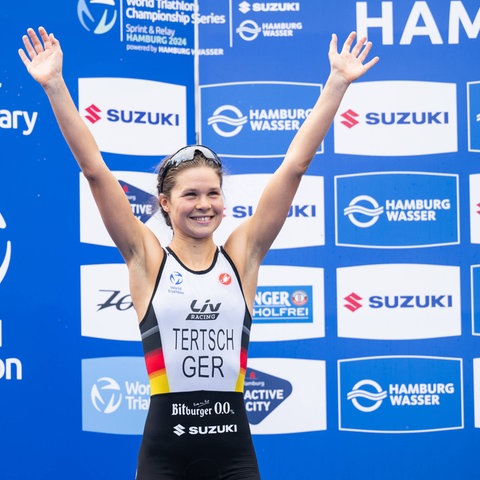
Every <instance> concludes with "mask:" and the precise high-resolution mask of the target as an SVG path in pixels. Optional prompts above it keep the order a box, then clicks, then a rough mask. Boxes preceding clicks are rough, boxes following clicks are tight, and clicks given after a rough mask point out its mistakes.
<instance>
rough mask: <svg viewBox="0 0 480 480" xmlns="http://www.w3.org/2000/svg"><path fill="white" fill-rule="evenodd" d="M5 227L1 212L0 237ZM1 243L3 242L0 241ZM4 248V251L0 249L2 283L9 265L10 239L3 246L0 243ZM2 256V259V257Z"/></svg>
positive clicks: (0, 279) (0, 247) (10, 253)
mask: <svg viewBox="0 0 480 480" xmlns="http://www.w3.org/2000/svg"><path fill="white" fill-rule="evenodd" d="M6 228H7V223H6V222H5V219H4V218H3V216H2V214H1V213H0V239H1V237H2V235H1V233H2V231H3V230H5V229H6ZM2 243H3V242H2ZM3 248H5V251H4V253H3V251H2V250H0V259H1V263H0V283H2V281H3V279H4V278H5V275H6V274H7V271H8V267H9V266H10V259H11V256H12V244H11V242H10V240H7V242H6V244H5V247H2V246H1V244H0V249H3ZM2 257H3V259H2Z"/></svg>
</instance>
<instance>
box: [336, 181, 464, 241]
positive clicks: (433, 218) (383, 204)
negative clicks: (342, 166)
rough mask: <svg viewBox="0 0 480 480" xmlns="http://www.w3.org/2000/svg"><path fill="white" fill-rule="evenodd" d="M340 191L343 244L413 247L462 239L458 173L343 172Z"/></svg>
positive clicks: (339, 235)
mask: <svg viewBox="0 0 480 480" xmlns="http://www.w3.org/2000/svg"><path fill="white" fill-rule="evenodd" d="M412 185H415V190H414V191H412V188H411V186H412ZM335 189H336V191H335V194H336V228H337V230H336V234H337V244H338V245H349V246H365V247H366V246H368V247H380V248H408V247H414V246H417V247H420V246H434V245H447V244H456V243H459V236H460V233H459V211H458V209H459V206H458V175H449V174H441V173H438V174H437V173H426V172H373V173H364V174H353V175H342V176H338V177H336V178H335ZM392 192H393V193H392ZM432 192H434V193H432Z"/></svg>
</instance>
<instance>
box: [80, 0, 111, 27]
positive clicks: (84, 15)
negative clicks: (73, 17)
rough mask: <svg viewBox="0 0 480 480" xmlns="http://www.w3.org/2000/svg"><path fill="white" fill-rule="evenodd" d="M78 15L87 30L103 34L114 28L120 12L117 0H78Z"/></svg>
mask: <svg viewBox="0 0 480 480" xmlns="http://www.w3.org/2000/svg"><path fill="white" fill-rule="evenodd" d="M77 15H78V20H79V21H80V23H81V25H82V27H83V28H84V29H85V30H87V31H88V32H92V33H94V34H95V35H103V34H104V33H107V32H109V31H110V30H111V29H112V28H113V26H114V25H115V22H116V21H117V15H118V13H117V8H116V5H115V0H78V3H77Z"/></svg>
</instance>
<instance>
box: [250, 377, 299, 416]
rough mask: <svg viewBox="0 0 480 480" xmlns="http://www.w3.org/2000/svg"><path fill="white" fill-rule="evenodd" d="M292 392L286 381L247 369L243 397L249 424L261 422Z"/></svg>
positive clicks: (289, 384) (290, 385)
mask: <svg viewBox="0 0 480 480" xmlns="http://www.w3.org/2000/svg"><path fill="white" fill-rule="evenodd" d="M292 391H293V387H292V384H291V383H290V382H289V381H288V380H285V379H283V378H279V377H276V376H274V375H269V374H267V373H264V372H261V371H259V370H253V369H252V368H247V371H246V375H245V389H244V395H243V396H244V400H245V408H246V409H247V415H248V420H249V422H250V423H251V424H252V425H257V424H259V423H260V422H262V421H263V420H264V419H265V418H266V417H267V416H268V415H270V414H271V413H272V412H273V410H275V409H276V408H277V407H279V406H280V405H281V404H282V403H283V402H284V401H285V400H286V399H287V398H288V397H289V396H290V394H291V393H292Z"/></svg>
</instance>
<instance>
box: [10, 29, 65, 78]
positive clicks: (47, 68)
mask: <svg viewBox="0 0 480 480" xmlns="http://www.w3.org/2000/svg"><path fill="white" fill-rule="evenodd" d="M38 33H39V34H40V38H41V40H40V38H39V37H38V36H37V34H36V33H35V30H33V28H29V29H28V30H27V35H23V37H22V40H23V44H24V46H25V51H24V50H23V49H22V48H20V49H19V50H18V54H19V55H20V58H21V59H22V62H23V64H24V65H25V67H27V71H28V73H30V75H31V76H32V77H33V78H34V79H35V80H36V81H37V82H38V83H40V84H41V85H42V86H43V87H46V86H48V84H49V83H50V82H52V81H54V80H55V79H58V78H61V77H62V60H63V53H62V49H61V48H60V42H59V41H58V40H57V39H56V38H55V37H54V36H53V33H51V34H48V33H47V31H46V30H45V29H44V28H43V27H39V29H38Z"/></svg>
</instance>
